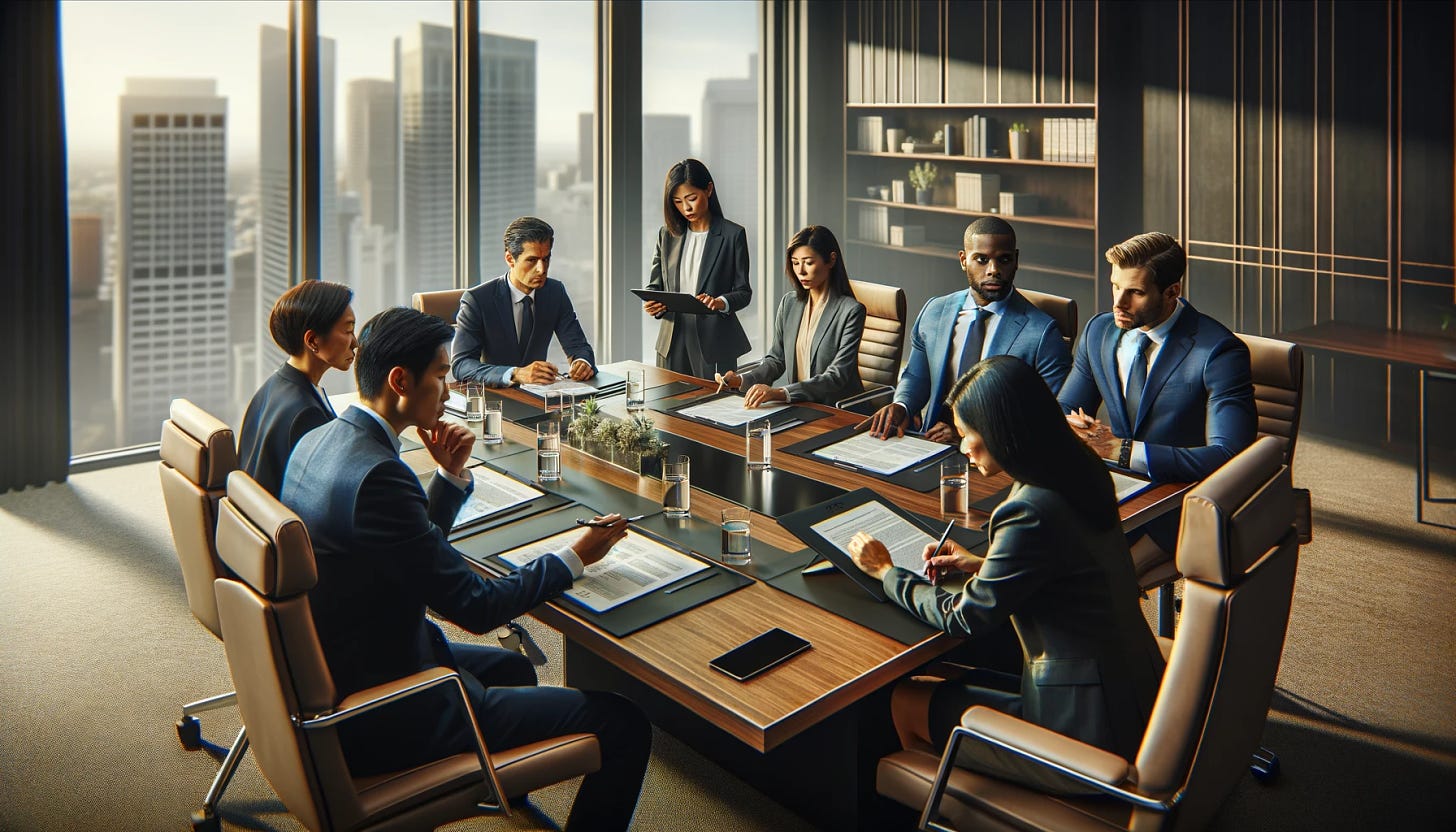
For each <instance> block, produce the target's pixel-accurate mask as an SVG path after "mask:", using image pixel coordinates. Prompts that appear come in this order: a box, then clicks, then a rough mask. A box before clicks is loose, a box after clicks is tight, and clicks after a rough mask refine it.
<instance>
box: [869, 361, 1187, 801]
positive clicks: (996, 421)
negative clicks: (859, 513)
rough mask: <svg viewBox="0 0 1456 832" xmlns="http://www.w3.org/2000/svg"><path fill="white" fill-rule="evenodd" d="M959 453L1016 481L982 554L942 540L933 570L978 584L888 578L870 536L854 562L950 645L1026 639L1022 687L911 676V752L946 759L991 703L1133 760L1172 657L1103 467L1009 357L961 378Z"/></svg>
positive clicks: (1051, 785) (1006, 757)
mask: <svg viewBox="0 0 1456 832" xmlns="http://www.w3.org/2000/svg"><path fill="white" fill-rule="evenodd" d="M949 399H950V402H951V409H952V411H953V416H954V418H955V426H956V428H957V429H958V430H959V431H960V434H961V437H962V439H961V452H962V453H964V454H965V455H966V457H967V458H968V459H969V460H970V463H971V464H972V465H974V466H975V467H976V469H977V470H979V471H980V472H981V474H982V475H984V476H991V475H994V474H996V473H998V472H1000V471H1003V470H1004V471H1005V472H1006V473H1007V474H1010V475H1011V477H1012V479H1013V480H1014V482H1013V483H1012V486H1011V493H1010V495H1009V496H1007V498H1006V499H1005V501H1003V502H1002V503H1001V504H1000V505H999V506H997V507H996V509H995V510H994V511H993V512H992V513H991V525H990V529H989V534H990V546H989V548H988V550H987V552H986V555H985V557H978V556H976V555H973V554H971V553H970V552H969V551H967V550H965V549H964V548H962V547H960V546H958V545H956V544H954V543H947V548H946V549H943V550H941V551H942V553H941V554H934V553H933V552H932V551H930V550H932V549H934V548H935V545H934V544H929V545H927V546H926V552H925V553H924V557H925V559H926V560H927V561H928V562H929V564H930V565H932V566H933V567H935V568H936V570H938V571H940V572H941V573H942V574H943V573H945V572H953V571H957V570H958V571H961V572H966V573H970V574H971V576H972V577H971V579H970V580H969V581H968V582H967V583H966V585H965V588H964V589H963V590H962V591H960V592H956V593H951V592H946V591H945V590H943V589H940V588H938V587H937V586H935V585H934V584H933V583H930V582H929V581H927V580H926V579H925V578H924V577H922V576H921V575H919V574H917V573H915V572H912V571H910V570H907V569H902V568H900V567H896V566H892V565H891V563H890V557H889V553H888V552H887V551H886V549H885V546H884V544H882V543H880V542H879V541H877V540H875V539H874V538H873V537H870V536H869V535H867V534H864V533H863V532H861V533H860V534H858V535H856V536H855V537H854V538H853V539H852V540H851V541H850V546H849V548H850V552H851V555H852V556H853V557H854V559H855V562H856V563H857V564H858V565H859V567H860V568H861V569H863V570H864V571H865V572H866V573H868V574H870V575H874V576H876V577H879V578H881V579H882V580H883V581H884V587H885V592H886V593H888V594H889V596H890V597H891V598H892V599H894V600H895V602H896V603H898V604H899V605H901V606H902V607H904V608H905V609H907V610H909V611H910V612H912V613H914V614H915V615H916V616H918V617H920V618H921V619H923V620H924V621H925V622H926V623H928V624H930V625H932V626H934V627H939V628H941V629H942V630H944V631H945V632H946V633H949V634H950V635H953V636H968V637H973V638H974V637H975V636H976V635H978V634H980V633H984V632H988V631H991V630H994V629H995V628H997V627H999V626H1000V625H1001V624H1002V623H1003V622H1004V621H1005V620H1006V619H1007V618H1010V620H1011V623H1012V624H1013V625H1015V628H1016V634H1017V636H1018V637H1019V638H1020V639H1021V648H1022V654H1023V666H1022V672H1021V678H1020V679H1019V680H1018V679H1017V678H1016V677H1014V676H1011V675H1009V674H1004V673H996V672H994V671H987V670H972V671H970V672H969V673H968V674H967V675H966V676H964V677H962V678H961V679H958V680H955V681H949V680H947V681H933V680H927V679H924V678H917V679H911V680H909V681H906V682H901V683H900V685H899V686H897V688H896V690H895V693H894V695H893V697H892V699H891V709H892V712H893V715H894V719H895V729H896V731H897V733H899V735H900V740H901V742H902V743H903V744H904V745H905V746H906V747H907V748H912V747H916V748H922V749H933V750H937V751H938V750H939V749H942V748H944V747H945V744H946V741H947V740H948V738H949V737H950V733H951V730H952V729H953V728H954V727H955V726H956V725H958V724H960V721H961V715H962V713H963V712H964V711H965V710H966V709H967V708H969V707H971V706H972V705H987V706H990V707H992V708H996V709H997V710H1001V711H1005V712H1008V713H1011V714H1014V715H1016V716H1019V717H1021V718H1022V719H1025V720H1027V721H1028V722H1032V723H1035V724H1038V725H1041V726H1043V727H1046V728H1049V729H1051V730H1053V731H1056V732H1058V733H1061V734H1065V735H1067V736H1069V737H1073V738H1076V739H1078V740H1081V741H1083V742H1086V743H1089V744H1091V745H1095V746H1098V747H1099V748H1104V749H1106V750H1108V751H1112V752H1114V753H1116V754H1120V755H1122V756H1123V757H1126V758H1128V759H1131V758H1133V757H1134V756H1135V755H1136V754H1137V750H1138V746H1139V744H1140V743H1141V741H1142V736H1143V731H1144V729H1146V727H1147V721H1148V716H1149V714H1150V713H1151V712H1152V708H1153V701H1154V700H1155V699H1156V697H1157V693H1158V686H1159V684H1160V683H1161V680H1162V674H1163V654H1162V653H1161V651H1159V649H1158V645H1157V642H1156V641H1155V640H1154V639H1153V635H1152V632H1151V631H1150V630H1149V629H1148V624H1147V621H1146V620H1144V618H1143V615H1142V611H1141V609H1140V608H1139V607H1138V587H1137V582H1136V580H1135V578H1134V577H1133V570H1132V557H1131V556H1130V555H1129V554H1128V549H1127V542H1126V539H1125V538H1124V536H1123V532H1122V525H1121V523H1120V522H1119V520H1118V513H1117V498H1116V496H1115V495H1114V493H1113V488H1112V480H1111V478H1110V477H1109V475H1108V472H1107V468H1106V466H1105V465H1103V463H1102V461H1101V460H1100V459H1098V458H1097V456H1096V454H1094V453H1093V452H1092V451H1091V450H1089V449H1088V448H1087V447H1086V446H1085V445H1084V444H1082V442H1081V440H1079V439H1078V438H1077V436H1076V435H1075V434H1074V433H1072V431H1071V429H1070V428H1065V429H1064V428H1063V425H1065V424H1066V421H1065V419H1064V418H1063V417H1062V412H1061V408H1060V407H1058V406H1057V402H1056V399H1054V398H1053V397H1052V394H1051V391H1050V390H1049V389H1048V388H1047V386H1046V383H1045V382H1043V381H1042V379H1041V376H1039V375H1037V373H1036V371H1035V370H1033V369H1032V368H1031V367H1029V366H1028V365H1027V364H1025V363H1024V362H1022V361H1021V359H1019V358H1014V357H1012V356H1005V355H1002V356H994V357H991V358H987V359H986V360H984V361H982V362H980V363H978V364H976V365H975V366H974V367H972V368H971V370H970V371H969V372H967V373H966V374H965V375H964V376H962V377H961V378H960V380H958V381H957V382H956V384H955V386H954V387H953V388H952V389H951V393H950V396H949ZM961 748H962V751H961V752H960V756H959V758H958V760H957V763H958V764H959V765H962V766H964V767H965V768H968V769H971V770H973V771H978V772H981V773H983V774H989V775H992V776H996V777H1002V778H1005V779H1009V780H1015V781H1019V782H1022V783H1027V784H1030V785H1033V786H1036V787H1038V788H1041V789H1044V790H1050V791H1060V792H1071V793H1076V792H1083V791H1086V789H1085V787H1081V786H1079V785H1078V784H1076V783H1073V782H1072V781H1070V780H1066V779H1064V778H1062V777H1061V776H1060V775H1057V774H1055V773H1054V772H1052V771H1051V770H1050V769H1047V768H1044V767H1041V766H1038V765H1036V764H1034V763H1030V762H1027V761H1025V760H1022V759H1020V758H1017V757H1015V756H1014V755H1010V754H1006V753H1003V752H1000V751H999V750H997V749H995V748H993V747H992V746H990V745H987V744H985V743H980V742H970V743H965V744H963V745H962V746H961Z"/></svg>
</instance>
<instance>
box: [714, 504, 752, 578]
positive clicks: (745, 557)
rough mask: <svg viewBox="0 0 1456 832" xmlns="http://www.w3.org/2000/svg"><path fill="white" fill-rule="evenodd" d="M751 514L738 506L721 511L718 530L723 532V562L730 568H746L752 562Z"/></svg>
mask: <svg viewBox="0 0 1456 832" xmlns="http://www.w3.org/2000/svg"><path fill="white" fill-rule="evenodd" d="M752 517H753V512H751V511H749V510H748V509H746V508H742V507H740V506H733V507H731V508H725V509H723V516H722V521H721V525H720V528H721V529H722V530H723V562H724V563H726V564H728V565H730V566H746V565H747V564H749V563H752V562H753V551H752V549H751V548H750V547H751V545H752V544H751V538H750V535H749V532H750V531H751V528H752Z"/></svg>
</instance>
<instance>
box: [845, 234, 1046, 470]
mask: <svg viewBox="0 0 1456 832" xmlns="http://www.w3.org/2000/svg"><path fill="white" fill-rule="evenodd" d="M962 244H963V245H964V246H965V248H964V249H963V250H962V251H961V252H960V261H961V269H962V270H963V271H964V272H965V273H966V279H967V281H968V282H969V284H970V285H969V286H968V287H967V288H966V289H965V290H963V291H960V292H956V293H955V294H951V295H943V296H941V297H937V298H931V299H930V301H929V302H928V303H926V304H925V308H924V309H922V310H920V314H919V315H918V316H917V317H916V318H915V326H914V328H912V329H911V331H910V357H909V359H908V360H907V361H906V363H905V370H904V372H903V373H901V374H900V384H899V386H898V387H896V389H895V399H894V401H893V402H891V403H890V404H887V405H885V406H884V407H882V408H880V409H879V410H878V411H876V412H875V414H874V415H873V416H871V417H870V419H869V422H868V425H869V428H870V433H871V434H872V435H874V436H878V437H881V438H884V437H887V436H890V435H901V434H904V433H905V428H906V427H907V426H910V427H920V426H923V431H924V434H925V438H927V439H931V440H934V441H936V442H953V441H955V439H956V433H955V428H953V427H952V426H951V422H950V417H949V415H948V414H947V412H946V409H945V402H944V401H943V400H944V399H945V394H946V393H947V392H948V391H949V390H950V388H951V385H953V384H954V383H955V380H956V379H957V378H960V376H961V374H962V373H964V372H965V371H967V370H969V369H970V368H971V367H972V366H973V365H975V363H976V362H978V361H980V360H981V359H983V358H986V357H988V356H992V355H1014V356H1016V357H1017V358H1020V359H1021V360H1022V361H1025V362H1026V363H1027V364H1029V365H1031V367H1032V368H1033V369H1035V370H1036V371H1037V372H1038V373H1040V374H1041V377H1042V378H1043V379H1044V380H1045V381H1046V383H1047V386H1048V387H1050V388H1051V391H1052V393H1053V395H1055V394H1056V392H1057V391H1058V390H1059V389H1061V386H1062V381H1063V380H1064V379H1065V378H1066V377H1067V370H1068V369H1069V368H1070V367H1071V364H1072V356H1071V353H1070V352H1069V351H1068V350H1067V343H1066V341H1064V340H1062V335H1063V333H1062V331H1061V330H1060V329H1058V328H1057V324H1056V321H1054V320H1052V318H1051V316H1050V315H1048V314H1046V313H1045V312H1043V311H1041V310H1040V309H1037V308H1036V307H1035V306H1033V305H1032V303H1031V301H1029V300H1027V299H1026V298H1024V297H1022V295H1021V293H1020V292H1018V291H1016V287H1015V286H1014V285H1013V283H1014V282H1015V280H1016V267H1017V263H1018V261H1019V258H1020V254H1021V253H1020V251H1018V250H1017V248H1016V230H1015V229H1013V228H1012V227H1011V224H1010V223H1008V222H1007V221H1005V220H1003V219H1001V218H1000V217H981V218H980V219H978V220H976V221H975V222H973V223H971V224H970V225H968V226H966V233H965V237H964V239H963V241H962ZM922 408H924V409H925V413H924V415H923V416H922V415H921V413H920V411H921V409H922Z"/></svg>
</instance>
